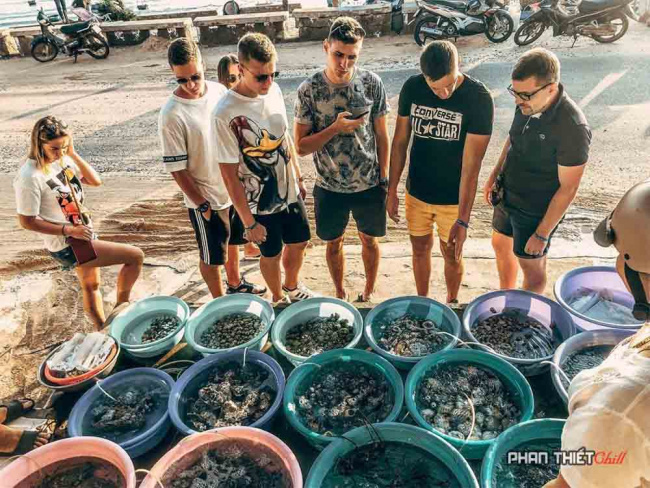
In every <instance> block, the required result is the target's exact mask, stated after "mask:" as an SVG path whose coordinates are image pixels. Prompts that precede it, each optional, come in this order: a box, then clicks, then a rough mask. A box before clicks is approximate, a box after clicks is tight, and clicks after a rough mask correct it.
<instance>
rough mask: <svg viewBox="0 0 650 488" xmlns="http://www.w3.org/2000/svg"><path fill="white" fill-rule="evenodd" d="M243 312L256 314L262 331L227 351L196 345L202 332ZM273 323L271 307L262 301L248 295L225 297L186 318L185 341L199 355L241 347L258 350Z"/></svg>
mask: <svg viewBox="0 0 650 488" xmlns="http://www.w3.org/2000/svg"><path fill="white" fill-rule="evenodd" d="M244 312H247V313H251V314H254V315H257V316H258V317H259V318H260V319H261V320H262V323H263V324H264V328H263V329H262V331H261V332H260V333H259V334H257V336H255V337H254V338H253V339H251V340H250V341H248V342H246V343H244V344H239V345H237V346H235V347H231V348H229V349H211V348H209V347H205V346H202V345H201V344H200V343H199V341H200V340H201V336H202V335H203V332H205V331H206V329H208V328H209V327H211V326H212V324H214V323H215V322H216V321H218V320H220V319H222V318H223V317H225V316H226V315H231V314H234V313H244ZM273 320H275V312H274V311H273V307H272V306H271V304H270V303H269V302H267V301H266V300H263V299H261V298H259V297H257V296H255V295H251V294H248V293H237V294H235V295H225V296H222V297H219V298H215V299H213V300H211V301H209V302H208V303H206V304H205V305H202V306H201V307H199V308H198V309H197V310H196V311H195V312H194V313H193V314H192V315H191V316H190V318H189V320H188V321H187V325H186V326H185V340H186V341H187V343H188V344H189V345H190V346H192V348H193V349H194V350H195V351H197V352H200V353H201V354H203V356H210V355H211V354H216V353H220V352H226V351H232V350H235V349H245V348H248V349H255V350H257V351H259V350H261V349H262V348H264V346H265V345H266V341H267V339H268V336H269V330H270V329H271V325H272V324H273Z"/></svg>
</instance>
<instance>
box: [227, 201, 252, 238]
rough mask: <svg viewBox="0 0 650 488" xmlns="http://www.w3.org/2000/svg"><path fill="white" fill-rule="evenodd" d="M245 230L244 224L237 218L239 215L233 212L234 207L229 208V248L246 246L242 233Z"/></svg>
mask: <svg viewBox="0 0 650 488" xmlns="http://www.w3.org/2000/svg"><path fill="white" fill-rule="evenodd" d="M245 231H246V228H245V227H244V223H243V222H242V221H241V219H240V218H239V214H238V213H237V211H236V210H235V206H234V205H231V206H230V240H229V241H228V245H229V246H241V245H243V244H246V243H247V242H248V241H247V240H246V239H245V238H244V233H245Z"/></svg>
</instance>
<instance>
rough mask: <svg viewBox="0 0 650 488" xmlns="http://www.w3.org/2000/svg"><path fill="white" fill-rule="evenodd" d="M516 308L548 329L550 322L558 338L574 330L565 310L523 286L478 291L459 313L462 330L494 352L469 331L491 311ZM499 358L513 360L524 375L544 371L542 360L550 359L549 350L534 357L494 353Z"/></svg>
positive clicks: (490, 313)
mask: <svg viewBox="0 0 650 488" xmlns="http://www.w3.org/2000/svg"><path fill="white" fill-rule="evenodd" d="M506 308H507V309H518V310H519V311H521V312H522V313H523V314H524V315H527V316H528V317H530V318H533V319H535V320H537V321H538V322H540V323H541V324H542V325H544V326H545V327H547V328H548V329H549V330H551V324H555V326H556V335H559V338H560V342H564V341H566V340H567V339H568V338H569V337H571V336H572V335H573V334H575V325H573V320H571V316H570V315H569V313H568V312H567V311H566V310H564V309H563V308H562V307H561V306H560V305H559V304H558V303H556V302H554V301H553V300H550V299H549V298H546V297H544V296H542V295H537V294H536V293H531V292H528V291H523V290H501V291H493V292H491V293H486V294H485V295H481V296H479V297H478V298H476V299H475V300H474V301H472V302H471V303H470V304H469V306H468V307H467V308H466V309H465V313H464V314H463V332H464V334H465V336H466V337H467V338H468V339H469V340H470V341H471V342H473V343H476V345H478V346H479V347H481V348H482V349H484V350H485V351H487V352H489V353H490V354H495V353H494V352H492V351H491V350H489V348H488V347H486V346H484V345H482V344H480V343H479V341H478V340H477V339H476V337H474V334H472V329H473V328H474V326H475V325H476V323H477V322H479V321H481V320H485V319H487V318H488V317H491V316H493V315H498V314H500V313H501V312H502V311H503V310H504V309H506ZM495 355H496V356H499V357H500V358H503V359H505V360H506V361H508V362H510V363H512V364H514V365H515V366H516V367H517V368H518V369H519V370H520V371H521V372H522V373H523V374H524V375H526V376H534V375H537V374H541V373H545V372H546V371H548V369H549V365H548V364H544V363H543V361H549V362H550V361H551V360H552V359H553V354H549V355H548V356H545V357H543V358H538V359H519V358H511V357H508V356H505V355H503V354H495Z"/></svg>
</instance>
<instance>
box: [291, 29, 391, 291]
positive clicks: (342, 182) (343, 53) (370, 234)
mask: <svg viewBox="0 0 650 488" xmlns="http://www.w3.org/2000/svg"><path fill="white" fill-rule="evenodd" d="M365 34H366V33H365V31H364V30H363V28H362V27H361V25H360V24H359V22H357V21H356V20H355V19H352V18H350V17H339V18H337V19H336V20H334V22H333V23H332V27H331V29H330V33H329V36H328V38H327V39H326V40H325V41H324V42H323V48H324V50H325V54H326V56H327V65H326V67H325V69H324V70H323V71H319V72H318V73H316V74H314V75H313V76H311V77H309V78H308V79H307V80H305V81H304V82H303V83H302V84H301V85H300V87H299V88H298V96H297V98H296V103H295V122H294V134H295V139H296V146H297V149H298V153H299V154H300V155H302V156H304V155H307V154H312V153H313V155H314V164H315V165H316V171H317V173H318V179H317V181H316V185H315V186H314V210H315V214H316V233H317V234H318V237H320V238H321V239H322V240H324V241H326V242H327V251H326V253H327V264H328V266H329V271H330V274H331V276H332V280H333V281H334V287H335V289H336V296H337V297H338V298H341V299H344V300H347V299H348V294H347V291H346V290H345V286H344V283H343V280H344V276H345V257H344V251H343V239H344V234H345V229H346V227H347V225H348V221H349V219H350V213H352V216H353V217H354V220H355V221H356V224H357V230H358V232H359V239H360V240H361V255H362V258H363V263H364V267H365V272H366V285H365V288H364V290H363V291H362V292H361V293H359V295H358V297H357V301H360V302H369V301H371V300H372V294H373V293H374V291H375V283H376V281H377V272H378V269H379V259H380V251H379V244H378V242H377V238H378V237H383V236H384V235H386V211H385V208H386V189H387V186H388V153H389V147H390V141H389V138H388V123H387V120H386V119H387V117H386V115H387V113H388V111H389V107H388V102H387V98H386V90H385V88H384V84H383V83H382V81H381V78H379V76H377V75H376V74H375V73H372V72H370V71H366V70H363V69H360V68H358V67H357V66H356V63H357V61H358V60H359V54H360V53H361V47H362V45H363V39H364V37H365Z"/></svg>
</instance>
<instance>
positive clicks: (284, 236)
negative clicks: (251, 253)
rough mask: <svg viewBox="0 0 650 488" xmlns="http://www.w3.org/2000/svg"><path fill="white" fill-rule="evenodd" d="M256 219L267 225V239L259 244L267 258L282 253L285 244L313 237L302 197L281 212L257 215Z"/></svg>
mask: <svg viewBox="0 0 650 488" xmlns="http://www.w3.org/2000/svg"><path fill="white" fill-rule="evenodd" d="M255 220H257V221H258V222H259V223H260V224H262V225H263V226H264V227H266V241H264V242H262V243H260V244H259V248H260V252H261V253H262V256H264V257H265V258H272V257H275V256H277V255H278V254H280V253H281V252H282V245H283V244H298V243H300V242H307V241H308V240H309V239H311V231H310V230H309V221H308V220H307V209H306V208H305V203H304V202H303V201H302V199H299V200H298V201H297V202H296V203H292V204H291V205H289V206H288V207H287V208H285V209H284V210H283V211H281V212H277V213H274V214H270V215H256V216H255Z"/></svg>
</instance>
